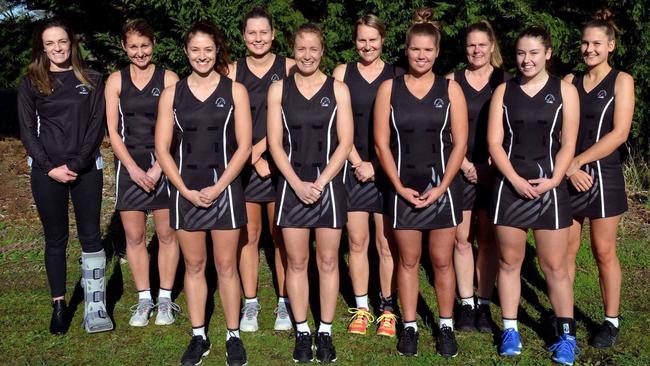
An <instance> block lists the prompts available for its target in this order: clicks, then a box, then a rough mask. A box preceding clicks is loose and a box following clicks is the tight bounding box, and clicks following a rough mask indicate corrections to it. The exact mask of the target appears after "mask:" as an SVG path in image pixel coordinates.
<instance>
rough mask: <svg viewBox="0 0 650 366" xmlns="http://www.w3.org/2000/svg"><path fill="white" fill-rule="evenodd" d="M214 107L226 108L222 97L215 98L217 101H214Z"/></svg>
mask: <svg viewBox="0 0 650 366" xmlns="http://www.w3.org/2000/svg"><path fill="white" fill-rule="evenodd" d="M214 105H216V106H217V108H223V107H225V106H226V100H225V99H223V98H222V97H219V98H217V100H215V101H214Z"/></svg>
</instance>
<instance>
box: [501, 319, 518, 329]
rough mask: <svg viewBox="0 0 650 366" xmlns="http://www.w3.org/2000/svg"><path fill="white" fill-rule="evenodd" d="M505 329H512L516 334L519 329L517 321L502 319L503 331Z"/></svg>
mask: <svg viewBox="0 0 650 366" xmlns="http://www.w3.org/2000/svg"><path fill="white" fill-rule="evenodd" d="M506 329H514V330H516V331H517V332H518V331H519V328H517V319H506V318H503V330H506Z"/></svg>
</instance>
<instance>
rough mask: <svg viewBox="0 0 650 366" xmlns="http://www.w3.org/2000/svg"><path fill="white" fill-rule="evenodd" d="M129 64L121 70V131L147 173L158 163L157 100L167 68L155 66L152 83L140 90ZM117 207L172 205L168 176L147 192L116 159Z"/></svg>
mask: <svg viewBox="0 0 650 366" xmlns="http://www.w3.org/2000/svg"><path fill="white" fill-rule="evenodd" d="M129 67H130V66H127V67H125V68H123V69H122V70H120V76H121V78H122V86H121V89H120V101H119V112H120V120H119V126H118V132H119V134H120V136H121V137H122V141H124V145H126V148H127V150H128V152H129V155H131V157H132V158H133V160H134V161H135V163H136V164H138V167H140V169H142V170H144V171H145V172H146V171H147V170H149V168H151V167H152V166H153V165H154V163H155V162H156V158H155V157H154V130H155V129H156V116H157V115H158V99H159V98H160V93H161V92H162V90H163V89H165V70H164V69H163V68H161V67H158V66H156V69H155V71H154V73H153V76H152V77H151V80H150V81H149V83H148V84H147V85H146V86H145V87H144V88H143V89H142V90H139V89H138V88H137V87H136V86H135V85H134V84H133V81H132V80H131V73H130V71H129ZM115 171H116V177H117V182H115V209H116V210H118V211H145V210H157V209H162V208H168V207H169V190H168V187H167V179H166V178H165V176H162V175H161V177H160V181H159V182H158V184H157V186H156V190H155V191H152V192H149V193H148V192H146V191H145V190H144V189H142V187H140V186H139V185H137V184H136V183H135V182H134V181H133V180H131V177H130V176H129V172H128V171H127V170H126V168H125V167H124V166H123V165H122V162H121V161H119V160H118V159H115Z"/></svg>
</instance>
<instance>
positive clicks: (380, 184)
mask: <svg viewBox="0 0 650 366" xmlns="http://www.w3.org/2000/svg"><path fill="white" fill-rule="evenodd" d="M397 72H398V69H397V68H396V67H395V66H393V65H389V64H384V69H383V70H382V72H381V73H380V74H379V76H377V78H375V80H373V81H372V82H370V83H369V82H368V81H366V79H364V78H363V76H361V73H359V69H358V68H357V63H356V62H351V63H349V64H347V67H346V68H345V75H344V77H343V82H344V83H345V84H346V85H347V86H348V88H349V89H350V97H351V101H352V112H353V113H354V147H355V148H356V149H357V152H358V153H359V156H360V157H361V160H363V161H369V162H371V163H372V166H373V168H374V170H375V180H374V181H372V182H365V183H362V182H359V181H358V180H357V178H356V177H355V175H354V169H353V168H352V165H351V164H349V162H348V161H347V160H346V161H345V166H344V170H343V182H344V183H345V188H346V190H347V194H348V211H365V212H380V213H381V212H383V208H384V197H383V192H384V191H385V190H386V179H385V177H384V176H383V175H382V174H381V171H380V166H379V161H378V160H377V154H376V153H375V143H374V139H373V133H372V130H373V127H372V120H373V108H374V106H375V97H376V96H377V89H379V85H381V83H382V82H384V81H385V80H387V79H391V78H394V77H395V76H396V73H397Z"/></svg>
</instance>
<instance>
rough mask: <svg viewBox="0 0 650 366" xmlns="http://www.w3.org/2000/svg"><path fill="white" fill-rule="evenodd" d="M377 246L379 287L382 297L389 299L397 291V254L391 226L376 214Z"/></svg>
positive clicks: (380, 215) (382, 216)
mask: <svg viewBox="0 0 650 366" xmlns="http://www.w3.org/2000/svg"><path fill="white" fill-rule="evenodd" d="M373 216H374V219H375V244H376V245H377V253H378V254H379V285H380V287H381V296H383V297H389V296H391V295H392V294H393V292H394V291H395V277H396V276H395V261H396V259H397V255H395V256H394V257H393V253H396V252H397V248H395V240H394V239H393V237H392V232H391V228H390V225H384V224H385V223H384V215H382V214H378V213H375V214H373Z"/></svg>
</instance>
